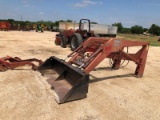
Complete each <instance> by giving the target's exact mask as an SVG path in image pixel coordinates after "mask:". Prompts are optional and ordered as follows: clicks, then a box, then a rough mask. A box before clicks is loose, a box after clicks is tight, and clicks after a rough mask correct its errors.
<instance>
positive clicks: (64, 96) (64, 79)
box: [38, 56, 89, 103]
mask: <svg viewBox="0 0 160 120" xmlns="http://www.w3.org/2000/svg"><path fill="white" fill-rule="evenodd" d="M38 70H39V71H40V72H41V74H42V75H43V76H46V77H47V78H48V79H47V81H48V83H49V84H50V85H51V88H53V89H54V91H55V99H56V101H57V102H58V103H64V102H67V101H72V100H77V99H81V98H84V97H86V94H87V93H88V83H89V75H88V74H85V73H84V72H83V71H81V70H80V69H78V68H75V67H73V66H72V65H71V64H69V63H66V62H64V61H63V60H61V59H59V58H56V57H54V56H53V57H50V58H49V59H47V60H46V61H45V62H44V63H43V64H42V65H41V66H40V67H39V68H38Z"/></svg>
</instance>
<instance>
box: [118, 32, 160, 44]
mask: <svg viewBox="0 0 160 120" xmlns="http://www.w3.org/2000/svg"><path fill="white" fill-rule="evenodd" d="M117 37H123V38H125V39H128V40H139V41H146V42H150V45H151V46H160V41H159V42H158V41H157V40H158V36H146V35H134V34H120V33H118V34H117Z"/></svg>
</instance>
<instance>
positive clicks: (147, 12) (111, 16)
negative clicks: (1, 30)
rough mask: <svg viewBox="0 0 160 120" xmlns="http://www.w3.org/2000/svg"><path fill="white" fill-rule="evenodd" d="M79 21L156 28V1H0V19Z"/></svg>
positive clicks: (159, 10) (159, 2)
mask: <svg viewBox="0 0 160 120" xmlns="http://www.w3.org/2000/svg"><path fill="white" fill-rule="evenodd" d="M82 18H85V19H90V20H91V21H92V22H97V23H99V24H107V25H112V24H114V23H119V22H121V23H122V25H123V27H128V28H130V27H132V26H134V25H140V26H142V27H145V28H149V27H150V26H151V25H152V24H157V25H160V0H0V19H14V20H23V21H40V20H43V21H53V22H54V21H57V20H68V19H70V20H72V21H76V22H79V20H80V19H82Z"/></svg>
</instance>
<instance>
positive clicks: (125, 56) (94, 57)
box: [38, 37, 149, 103]
mask: <svg viewBox="0 0 160 120" xmlns="http://www.w3.org/2000/svg"><path fill="white" fill-rule="evenodd" d="M133 46H135V47H136V46H137V47H138V46H139V47H140V49H138V50H137V51H136V52H135V53H129V52H128V51H125V48H126V47H127V48H129V47H133ZM139 47H138V48H139ZM148 49H149V42H140V41H129V40H123V39H118V38H96V37H90V38H88V39H87V40H86V41H85V42H83V43H82V44H81V45H80V46H79V47H78V48H77V49H75V50H74V51H73V52H71V53H70V54H69V55H68V56H67V57H66V58H65V59H64V60H62V59H59V58H56V57H55V56H52V57H50V58H49V59H47V60H46V61H45V62H44V63H43V64H42V65H41V66H39V67H38V70H39V71H40V72H41V74H42V75H44V76H46V77H47V78H48V79H47V81H48V83H49V84H50V85H51V87H52V88H53V89H54V91H55V97H56V98H55V99H56V101H57V102H58V103H64V102H68V101H73V100H77V99H82V98H84V97H86V95H87V93H88V86H89V85H88V84H89V73H90V72H91V71H92V70H94V68H95V67H96V66H98V64H99V63H101V62H102V61H103V60H104V59H105V58H109V59H112V61H113V64H112V69H119V68H120V64H121V61H122V60H128V61H133V62H134V63H135V64H136V69H135V72H134V74H135V76H136V77H142V76H143V73H144V69H145V64H146V59H147V53H148ZM67 59H69V60H67Z"/></svg>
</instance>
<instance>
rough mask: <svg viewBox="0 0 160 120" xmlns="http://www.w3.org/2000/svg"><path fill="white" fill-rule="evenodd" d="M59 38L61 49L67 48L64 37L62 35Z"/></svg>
mask: <svg viewBox="0 0 160 120" xmlns="http://www.w3.org/2000/svg"><path fill="white" fill-rule="evenodd" d="M60 38H61V47H62V48H66V46H67V40H66V37H65V36H63V35H62V36H60Z"/></svg>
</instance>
